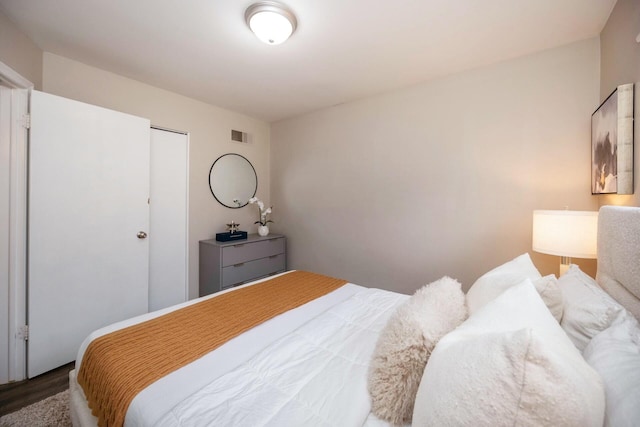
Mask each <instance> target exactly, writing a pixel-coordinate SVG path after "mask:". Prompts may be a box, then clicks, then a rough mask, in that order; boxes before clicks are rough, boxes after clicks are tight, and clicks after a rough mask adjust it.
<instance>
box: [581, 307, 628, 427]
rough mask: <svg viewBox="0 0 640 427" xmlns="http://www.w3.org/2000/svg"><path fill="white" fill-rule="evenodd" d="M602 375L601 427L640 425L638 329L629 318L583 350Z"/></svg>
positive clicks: (587, 358) (609, 329) (602, 334)
mask: <svg viewBox="0 0 640 427" xmlns="http://www.w3.org/2000/svg"><path fill="white" fill-rule="evenodd" d="M584 358H585V359H586V361H587V362H588V363H589V364H590V365H591V366H592V367H593V368H594V369H595V370H596V371H598V373H599V374H600V375H601V376H602V380H603V382H604V388H605V391H606V402H607V404H606V412H605V425H607V426H629V427H631V426H637V425H638V423H639V422H640V327H639V326H638V322H637V321H636V320H635V319H634V318H633V317H631V316H629V317H627V318H626V320H625V321H623V322H621V323H619V324H616V325H614V326H611V327H610V328H608V329H605V330H604V331H602V332H601V333H599V334H598V335H596V336H595V337H594V338H593V339H592V340H591V342H589V345H587V348H585V350H584Z"/></svg>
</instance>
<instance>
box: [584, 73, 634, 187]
mask: <svg viewBox="0 0 640 427" xmlns="http://www.w3.org/2000/svg"><path fill="white" fill-rule="evenodd" d="M633 89H634V88H633V83H630V84H625V85H621V86H618V87H617V88H616V90H614V91H613V93H612V94H611V95H609V96H608V97H607V99H605V100H604V102H603V103H602V104H600V106H599V107H598V109H597V110H596V111H595V112H594V113H593V114H592V115H591V194H633V92H634V91H633Z"/></svg>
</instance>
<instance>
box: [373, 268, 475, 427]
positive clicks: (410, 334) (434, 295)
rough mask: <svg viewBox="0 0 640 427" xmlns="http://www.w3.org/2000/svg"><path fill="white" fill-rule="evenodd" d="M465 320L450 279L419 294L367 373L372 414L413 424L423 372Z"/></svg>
mask: <svg viewBox="0 0 640 427" xmlns="http://www.w3.org/2000/svg"><path fill="white" fill-rule="evenodd" d="M466 317H467V308H466V305H465V299H464V293H463V292H462V286H461V285H460V283H459V282H457V281H456V280H454V279H451V278H449V277H443V278H442V279H440V280H438V281H436V282H433V283H431V284H428V285H425V286H424V287H422V288H421V289H418V290H417V291H416V293H415V294H414V295H413V296H412V297H411V298H409V300H408V301H407V302H406V303H404V304H402V305H401V306H399V307H398V309H397V310H396V312H395V313H394V314H392V315H391V317H390V318H389V320H388V322H387V324H386V325H385V327H384V329H383V330H382V332H381V334H380V337H379V338H378V342H377V343H376V348H375V350H374V354H373V358H372V360H371V366H370V368H369V378H368V379H369V384H368V387H369V394H370V395H371V406H372V409H371V410H372V412H373V413H374V414H375V415H376V416H377V417H378V418H380V419H383V420H386V421H389V422H391V423H394V424H402V423H404V422H410V421H411V415H412V414H413V403H414V401H415V397H416V392H417V390H418V385H419V384H420V379H421V378H422V372H423V371H424V367H425V365H426V364H427V360H428V358H429V355H430V354H431V351H432V350H433V348H434V347H435V345H436V343H437V342H438V340H440V338H442V337H443V336H444V335H445V334H446V333H448V332H449V331H451V330H453V329H454V328H455V327H456V326H458V325H459V324H461V323H462V322H463V321H464V319H465V318H466Z"/></svg>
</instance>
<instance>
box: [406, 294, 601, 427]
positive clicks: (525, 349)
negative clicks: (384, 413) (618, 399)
mask: <svg viewBox="0 0 640 427" xmlns="http://www.w3.org/2000/svg"><path fill="white" fill-rule="evenodd" d="M603 419H604V390H603V386H602V382H601V380H600V377H599V376H598V374H597V373H596V372H595V371H594V370H593V368H591V367H590V366H589V365H588V364H587V363H586V362H585V361H584V359H583V358H582V356H581V354H580V352H579V351H578V350H577V349H576V348H575V346H574V345H573V344H572V343H571V341H570V340H569V339H568V338H567V336H566V335H565V333H564V332H563V330H562V328H561V327H560V325H559V324H558V322H556V321H555V319H554V318H553V316H551V314H550V312H549V310H548V309H547V307H546V306H545V305H544V303H543V302H542V299H541V298H540V296H539V294H538V293H537V292H536V290H535V288H534V287H533V284H532V283H530V282H528V283H527V282H525V283H522V284H520V285H516V286H514V287H512V288H510V289H508V290H506V291H505V292H503V293H502V295H500V296H499V297H498V298H496V299H495V300H494V301H492V302H490V303H488V304H487V305H486V306H485V307H483V308H482V309H481V310H479V311H478V312H476V313H475V314H474V315H473V316H470V317H469V319H467V321H465V322H464V323H463V324H462V325H460V326H459V327H458V328H457V329H455V330H454V331H452V332H451V333H449V334H447V335H446V336H445V337H444V338H442V339H441V340H440V341H439V343H438V345H437V346H436V348H435V349H434V351H433V353H432V354H431V357H430V358H429V362H428V363H427V366H426V368H425V370H424V374H423V376H422V381H421V382H420V387H419V388H418V393H417V395H416V402H415V408H414V413H413V422H414V424H413V425H415V426H444V425H487V426H488V425H491V426H503V425H504V426H514V425H530V426H537V425H562V426H580V427H582V426H598V427H601V426H602V421H603Z"/></svg>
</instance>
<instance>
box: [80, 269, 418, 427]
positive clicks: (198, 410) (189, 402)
mask: <svg viewBox="0 0 640 427" xmlns="http://www.w3.org/2000/svg"><path fill="white" fill-rule="evenodd" d="M284 274H286V273H284ZM255 283H259V282H254V283H252V284H249V285H245V286H250V285H253V284H255ZM217 295H219V294H214V295H212V296H208V297H205V298H204V299H208V298H212V297H215V296H217ZM407 298H408V296H406V295H401V294H396V293H392V292H387V291H382V290H378V289H368V288H364V287H361V286H358V285H354V284H351V283H349V284H347V285H345V286H343V287H341V288H339V289H337V290H336V291H333V292H331V293H329V294H327V295H325V296H323V297H321V298H318V299H316V300H314V301H311V302H310V303H308V304H305V305H303V306H301V307H298V308H296V309H294V310H290V311H288V312H286V313H284V314H282V315H280V316H277V317H275V318H273V319H271V320H269V321H267V322H265V323H263V324H261V325H259V326H257V327H255V328H253V329H251V330H250V331H248V332H246V333H244V334H242V335H240V336H238V337H236V338H234V339H232V340H230V341H229V342H227V343H226V344H225V345H223V346H221V347H219V348H218V349H216V350H215V351H213V352H211V353H209V354H208V355H206V356H204V357H202V358H200V359H198V360H196V361H194V362H193V363H191V364H189V365H187V366H185V367H183V368H181V369H178V370H177V371H175V372H173V373H171V374H169V375H168V376H166V377H164V378H162V379H161V380H159V381H157V382H155V383H153V384H151V385H150V386H149V387H147V388H146V389H145V390H143V391H142V392H141V393H140V394H138V395H137V396H136V397H135V398H134V400H133V401H132V402H131V405H130V407H129V410H128V412H127V415H126V418H125V426H158V425H162V426H172V425H194V426H195V425H210V423H209V422H208V421H210V420H212V419H213V420H215V423H216V424H217V425H249V424H246V421H247V419H248V418H246V417H249V418H251V420H252V422H251V423H250V425H283V424H282V422H283V421H284V420H286V421H287V424H288V425H328V424H327V423H330V422H329V421H327V419H325V418H323V417H324V415H323V416H319V415H318V411H320V413H322V414H325V413H326V414H340V415H341V417H342V418H341V422H340V423H339V424H340V425H354V426H360V425H363V424H370V425H385V423H381V422H380V421H379V420H377V419H376V418H375V417H373V416H371V415H370V413H369V412H370V401H369V395H368V392H367V389H366V376H367V370H368V364H369V360H370V358H371V354H372V352H373V349H374V347H375V343H376V341H377V337H378V334H379V332H380V330H381V329H382V328H383V327H384V325H385V324H386V321H387V319H388V317H389V316H390V315H391V313H392V312H393V311H394V309H395V308H396V307H397V306H398V305H399V304H400V303H402V302H403V301H405V300H406V299H407ZM200 300H202V299H198V300H194V301H190V302H188V303H184V304H180V305H179V306H175V307H172V308H170V309H166V310H161V311H159V312H154V313H149V314H146V315H143V316H139V317H136V318H134V319H129V320H127V321H124V322H119V323H118V324H115V325H112V326H109V327H107V328H103V329H100V330H98V331H96V332H94V333H92V334H91V335H90V336H89V337H88V338H87V340H86V341H85V343H83V345H82V346H81V348H80V350H79V354H78V359H77V361H76V370H77V369H78V368H79V366H80V364H81V363H82V355H83V354H84V351H85V350H86V347H87V346H88V344H89V342H90V340H92V339H95V338H96V337H99V336H101V335H104V334H106V333H109V332H112V331H113V330H116V329H120V328H122V327H126V326H129V325H131V324H135V323H139V322H142V321H145V320H148V319H150V318H153V317H157V316H159V315H161V314H164V313H166V312H168V311H172V310H175V309H178V308H181V307H183V306H186V305H189V304H193V303H195V302H198V301H200ZM310 340H312V341H314V342H316V344H317V345H316V347H315V348H313V349H312V348H311V346H310V344H309V343H310ZM317 340H320V341H317ZM322 340H326V341H324V342H323V341H322ZM303 348H304V349H306V351H301V349H303ZM333 349H336V350H335V351H334V350H333ZM345 361H346V362H345ZM329 362H331V364H330V366H332V367H333V366H334V365H335V366H337V368H336V369H333V368H332V369H329V370H326V369H324V370H323V371H322V375H318V374H319V372H320V369H321V368H323V367H325V365H328V364H329ZM343 362H344V363H343ZM293 366H296V367H297V368H298V371H293V370H291V371H289V368H291V367H293ZM283 367H287V370H284V371H283V370H282V368H283ZM256 372H259V373H260V380H258V379H257V377H256ZM310 372H312V373H311V374H310ZM267 378H268V379H267ZM292 378H296V379H299V382H298V384H297V386H295V387H294V386H291V387H289V386H286V387H284V389H288V390H290V391H291V393H290V394H289V395H288V396H285V394H282V395H278V396H275V394H274V389H273V388H272V387H276V384H277V383H278V382H279V381H280V382H281V381H288V379H292ZM71 381H75V375H72V377H71ZM258 384H261V386H260V387H253V388H252V386H256V385H258ZM328 384H341V386H340V387H339V389H337V390H336V389H335V386H332V387H329V386H328ZM277 387H283V386H282V384H281V383H280V384H279V385H278V386H277ZM221 390H222V391H221ZM302 390H304V391H305V393H303V394H302V396H303V399H302V400H300V396H301V394H300V391H302ZM329 390H333V391H331V395H332V396H333V397H330V396H325V395H327V393H328V391H329ZM79 391H81V390H79ZM76 394H77V395H79V396H81V395H82V393H76ZM274 397H277V399H274ZM325 397H326V398H325ZM305 399H306V400H305ZM78 400H84V399H79V398H78V397H77V396H76V397H75V398H74V402H73V405H74V409H73V410H75V411H76V412H77V413H78V414H80V413H82V412H83V411H84V412H85V416H76V418H78V419H85V421H83V422H81V425H86V424H87V422H86V419H87V418H88V417H86V410H84V408H82V404H84V405H85V406H86V402H78ZM215 405H218V406H217V407H216V406H215ZM308 405H312V406H313V407H308ZM216 408H217V409H216ZM323 408H325V409H326V411H324V410H323ZM329 408H330V409H329ZM270 410H271V411H273V413H272V414H270V415H269V414H267V413H266V412H269V411H270ZM265 411H266V412H265ZM258 415H260V416H259V417H258V418H256V419H255V420H254V419H253V417H254V416H258ZM333 416H334V415H330V417H333ZM225 417H226V418H225ZM309 417H311V418H309ZM91 419H92V422H93V423H95V418H91ZM260 420H262V422H258V421H260ZM296 420H297V421H296ZM347 420H348V422H346V421H347ZM253 421H256V422H257V423H254V422H253ZM292 422H293V424H290V423H292ZM93 425H95V424H93Z"/></svg>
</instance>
